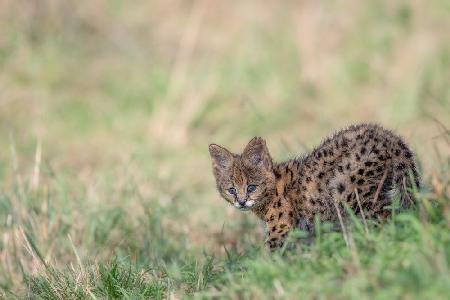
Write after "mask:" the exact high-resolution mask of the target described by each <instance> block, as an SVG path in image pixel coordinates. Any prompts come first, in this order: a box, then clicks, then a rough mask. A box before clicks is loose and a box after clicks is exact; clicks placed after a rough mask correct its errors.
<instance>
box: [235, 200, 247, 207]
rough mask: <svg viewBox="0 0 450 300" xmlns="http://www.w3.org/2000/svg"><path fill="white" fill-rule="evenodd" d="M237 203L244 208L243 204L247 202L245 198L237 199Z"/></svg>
mask: <svg viewBox="0 0 450 300" xmlns="http://www.w3.org/2000/svg"><path fill="white" fill-rule="evenodd" d="M237 202H238V203H239V204H240V205H241V206H245V202H247V199H246V198H241V199H240V198H238V199H237Z"/></svg>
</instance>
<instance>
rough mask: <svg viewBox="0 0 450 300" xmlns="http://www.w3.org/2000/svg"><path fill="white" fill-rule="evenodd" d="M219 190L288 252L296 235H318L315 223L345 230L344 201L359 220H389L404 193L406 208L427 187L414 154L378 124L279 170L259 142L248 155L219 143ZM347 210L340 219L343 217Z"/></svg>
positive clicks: (350, 131)
mask: <svg viewBox="0 0 450 300" xmlns="http://www.w3.org/2000/svg"><path fill="white" fill-rule="evenodd" d="M209 152H210V155H211V158H212V166H213V172H214V176H215V178H216V183H217V189H218V191H219V193H220V194H221V196H222V197H223V198H224V199H225V200H226V201H228V202H229V203H230V204H232V205H234V206H235V207H236V208H238V209H240V210H251V211H252V212H253V213H255V214H256V215H257V216H258V217H259V218H260V219H262V220H263V221H265V222H266V225H267V239H266V242H265V244H266V246H267V247H268V248H269V249H270V250H275V249H277V248H279V247H281V246H282V245H283V243H284V239H285V237H286V235H287V234H288V232H289V230H290V229H291V228H295V227H297V228H300V229H302V230H305V231H307V232H313V224H314V217H315V216H316V215H318V216H319V218H320V220H321V221H331V222H333V223H335V224H336V223H337V221H338V216H339V214H341V215H342V216H344V215H345V214H344V212H345V208H344V207H343V205H342V202H345V203H346V204H348V206H349V207H350V208H351V209H353V211H354V212H355V213H356V214H357V215H361V209H362V210H363V213H364V216H365V217H366V218H386V217H388V216H389V215H390V212H391V209H390V208H387V206H389V205H390V204H391V203H392V199H393V198H394V195H395V193H394V192H396V194H397V195H398V196H399V197H398V198H399V199H400V206H401V207H402V208H406V207H409V206H410V205H411V204H413V202H414V197H413V195H412V193H411V189H412V188H413V187H417V188H418V187H419V186H420V178H419V175H418V173H417V169H416V164H415V162H414V157H413V153H412V152H411V150H410V149H409V148H408V146H407V145H406V144H405V143H404V142H403V140H402V139H401V138H400V137H399V136H397V135H395V134H394V133H392V132H391V131H389V130H386V129H384V128H382V127H380V126H378V125H373V124H360V125H354V126H350V127H349V128H347V129H344V130H341V131H339V132H337V133H335V134H334V135H332V136H331V137H328V138H327V139H325V140H324V141H323V142H322V143H321V144H320V145H319V146H318V147H317V148H315V149H314V150H313V151H312V152H311V153H309V154H307V155H304V156H301V157H299V158H296V159H291V160H288V161H285V162H281V163H275V162H273V161H272V158H271V156H270V154H269V150H268V149H267V146H266V142H265V141H264V140H263V139H262V138H260V137H255V138H253V139H252V140H251V141H250V142H249V143H248V145H247V146H246V147H245V149H244V151H243V152H242V154H234V153H232V152H230V151H228V150H227V149H225V148H223V147H221V146H219V145H215V144H211V145H210V146H209ZM339 211H340V213H338V212H339Z"/></svg>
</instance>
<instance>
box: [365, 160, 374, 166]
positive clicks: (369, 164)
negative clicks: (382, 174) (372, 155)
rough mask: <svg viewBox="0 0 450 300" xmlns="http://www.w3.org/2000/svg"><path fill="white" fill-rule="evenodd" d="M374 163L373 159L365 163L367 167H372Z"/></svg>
mask: <svg viewBox="0 0 450 300" xmlns="http://www.w3.org/2000/svg"><path fill="white" fill-rule="evenodd" d="M372 164H373V162H371V161H366V162H365V163H364V165H365V166H366V167H370V166H371V165H372Z"/></svg>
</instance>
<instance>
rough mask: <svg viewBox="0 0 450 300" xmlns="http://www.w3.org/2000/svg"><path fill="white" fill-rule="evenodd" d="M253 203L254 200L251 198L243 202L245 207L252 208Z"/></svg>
mask: <svg viewBox="0 0 450 300" xmlns="http://www.w3.org/2000/svg"><path fill="white" fill-rule="evenodd" d="M253 205H255V201H253V200H250V201H247V202H246V203H245V207H247V208H252V207H253Z"/></svg>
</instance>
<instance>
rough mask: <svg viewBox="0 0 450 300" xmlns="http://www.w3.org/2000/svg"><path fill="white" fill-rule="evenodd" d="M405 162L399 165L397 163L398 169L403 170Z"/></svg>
mask: <svg viewBox="0 0 450 300" xmlns="http://www.w3.org/2000/svg"><path fill="white" fill-rule="evenodd" d="M405 167H406V166H405V164H404V163H399V164H398V165H397V170H399V171H401V170H403V169H405Z"/></svg>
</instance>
